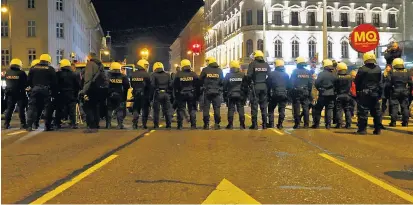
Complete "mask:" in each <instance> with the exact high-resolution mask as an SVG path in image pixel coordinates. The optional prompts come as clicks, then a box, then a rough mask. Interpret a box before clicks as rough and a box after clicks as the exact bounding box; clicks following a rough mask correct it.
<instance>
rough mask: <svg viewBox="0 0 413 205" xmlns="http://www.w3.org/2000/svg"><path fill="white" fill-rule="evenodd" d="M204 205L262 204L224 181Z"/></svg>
mask: <svg viewBox="0 0 413 205" xmlns="http://www.w3.org/2000/svg"><path fill="white" fill-rule="evenodd" d="M202 204H261V203H260V202H258V201H257V200H255V199H254V198H252V197H251V196H250V195H248V194H247V193H245V192H244V191H242V190H241V189H240V188H238V187H237V186H235V185H234V184H232V183H231V182H230V181H228V180H227V179H223V180H222V181H221V183H219V184H218V186H217V187H216V188H215V190H214V191H212V193H211V194H210V195H209V196H208V197H207V198H206V199H205V201H204V202H203V203H202Z"/></svg>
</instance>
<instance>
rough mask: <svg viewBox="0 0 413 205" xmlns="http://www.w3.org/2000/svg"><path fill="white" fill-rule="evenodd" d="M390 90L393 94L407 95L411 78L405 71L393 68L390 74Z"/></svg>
mask: <svg viewBox="0 0 413 205" xmlns="http://www.w3.org/2000/svg"><path fill="white" fill-rule="evenodd" d="M389 78H390V80H389V81H390V88H391V92H392V93H394V94H398V93H409V94H410V88H411V86H412V78H411V77H410V74H409V73H408V72H407V69H404V68H402V69H400V68H393V72H392V73H391V74H390V77H389Z"/></svg>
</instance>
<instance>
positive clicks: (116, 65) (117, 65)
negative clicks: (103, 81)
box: [109, 62, 122, 70]
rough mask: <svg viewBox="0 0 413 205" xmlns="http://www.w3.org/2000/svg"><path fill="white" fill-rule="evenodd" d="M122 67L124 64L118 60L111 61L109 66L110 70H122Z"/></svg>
mask: <svg viewBox="0 0 413 205" xmlns="http://www.w3.org/2000/svg"><path fill="white" fill-rule="evenodd" d="M121 68H122V65H121V64H120V63H118V62H113V63H111V64H110V67H109V69H110V70H120V69H121Z"/></svg>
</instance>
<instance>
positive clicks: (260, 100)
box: [251, 89, 268, 125]
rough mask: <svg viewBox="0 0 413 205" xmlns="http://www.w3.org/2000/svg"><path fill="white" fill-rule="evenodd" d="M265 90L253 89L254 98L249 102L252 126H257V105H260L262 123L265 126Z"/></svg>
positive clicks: (266, 104)
mask: <svg viewBox="0 0 413 205" xmlns="http://www.w3.org/2000/svg"><path fill="white" fill-rule="evenodd" d="M267 95H268V92H267V89H263V90H257V89H255V96H253V97H252V102H251V121H252V124H253V125H256V124H257V118H258V105H260V110H261V118H262V123H263V124H264V125H265V124H267V113H268V110H267V109H268V99H267Z"/></svg>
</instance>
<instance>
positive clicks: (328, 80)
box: [315, 69, 336, 96]
mask: <svg viewBox="0 0 413 205" xmlns="http://www.w3.org/2000/svg"><path fill="white" fill-rule="evenodd" d="M335 81H336V77H335V76H334V74H333V71H332V70H328V69H324V70H323V72H321V73H320V74H318V77H317V79H316V81H315V87H316V88H317V90H318V95H319V96H332V95H335V93H334V84H335Z"/></svg>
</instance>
